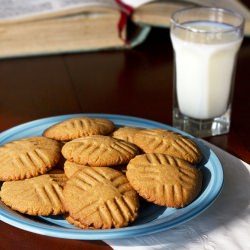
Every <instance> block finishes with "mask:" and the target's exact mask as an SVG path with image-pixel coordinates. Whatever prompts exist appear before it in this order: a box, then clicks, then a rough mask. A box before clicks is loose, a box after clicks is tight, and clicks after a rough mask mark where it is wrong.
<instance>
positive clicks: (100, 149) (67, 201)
mask: <svg viewBox="0 0 250 250" xmlns="http://www.w3.org/2000/svg"><path fill="white" fill-rule="evenodd" d="M201 158H202V155H201V152H200V150H199V148H198V146H197V145H196V144H195V143H194V142H193V141H192V140H191V139H189V138H187V137H184V136H182V135H180V134H177V133H174V132H172V131H168V130H165V129H157V128H155V129H145V128H137V127H116V126H115V124H114V123H113V122H112V121H110V120H107V119H103V118H90V117H76V118H72V119H68V120H65V121H63V122H59V123H57V124H55V125H53V126H51V127H49V128H48V129H46V130H45V131H44V132H43V135H42V136H34V137H30V138H24V139H20V140H16V141H12V142H9V143H6V144H5V145H3V146H1V147H0V163H1V164H0V181H2V182H3V184H2V187H1V191H0V197H1V200H2V201H3V202H4V203H5V204H6V205H7V206H9V207H10V208H12V209H13V210H16V211H18V212H20V213H25V214H29V215H34V216H37V215H42V216H49V215H59V214H64V215H65V218H66V219H67V221H68V222H69V223H71V224H73V225H75V226H77V227H79V228H84V229H110V228H120V227H125V226H127V225H129V224H130V223H132V222H133V221H134V220H135V219H136V218H137V216H138V213H139V205H140V199H145V200H146V201H148V202H152V203H154V204H157V205H159V206H167V207H174V208H181V207H184V206H186V205H188V204H189V203H191V202H192V201H193V200H194V199H195V198H196V197H197V196H198V195H199V193H200V191H201V185H202V173H201V171H200V170H199V169H198V168H196V166H195V165H196V164H198V163H199V162H200V161H201Z"/></svg>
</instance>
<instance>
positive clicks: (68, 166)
mask: <svg viewBox="0 0 250 250" xmlns="http://www.w3.org/2000/svg"><path fill="white" fill-rule="evenodd" d="M84 167H86V165H82V164H77V163H75V162H71V161H65V163H64V173H65V175H66V176H67V177H68V178H70V177H71V176H72V175H73V174H74V173H75V172H76V171H78V170H80V169H82V168H84Z"/></svg>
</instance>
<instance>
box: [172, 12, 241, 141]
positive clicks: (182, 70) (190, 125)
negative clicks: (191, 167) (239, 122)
mask: <svg viewBox="0 0 250 250" xmlns="http://www.w3.org/2000/svg"><path fill="white" fill-rule="evenodd" d="M243 29H244V19H243V17H242V16H241V15H239V14H238V13H235V12H232V11H230V10H225V9H219V8H207V7H194V8H188V9H183V10H179V11H177V12H175V13H174V14H173V15H172V17H171V25H170V36H171V41H172V45H173V49H174V70H175V72H174V88H173V89H174V92H173V93H174V95H173V96H174V98H173V99H174V100H173V126H174V127H176V128H179V129H181V130H183V131H186V132H188V133H190V134H192V135H194V136H197V137H208V136H213V135H220V134H225V133H228V132H229V128H230V117H231V106H232V97H233V86H234V72H235V66H236V60H237V53H238V51H239V48H240V45H241V43H242V39H243Z"/></svg>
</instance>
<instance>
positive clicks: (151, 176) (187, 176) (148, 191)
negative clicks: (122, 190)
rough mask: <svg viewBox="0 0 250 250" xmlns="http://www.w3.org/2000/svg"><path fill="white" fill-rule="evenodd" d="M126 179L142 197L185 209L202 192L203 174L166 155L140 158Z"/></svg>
mask: <svg viewBox="0 0 250 250" xmlns="http://www.w3.org/2000/svg"><path fill="white" fill-rule="evenodd" d="M126 175H127V178H128V180H129V182H130V184H131V185H132V186H133V188H134V189H135V190H136V191H137V192H138V193H139V195H140V196H142V197H143V198H144V199H146V200H147V201H150V202H153V203H155V204H157V205H160V206H167V207H174V208H180V207H184V206H185V205H187V204H189V203H191V202H192V201H193V200H194V199H195V198H196V197H197V196H198V194H199V193H200V191H201V184H202V173H201V171H200V170H199V169H197V168H196V167H194V166H193V165H191V164H190V163H188V162H186V161H184V160H181V159H179V158H174V157H172V156H168V155H166V154H143V155H138V156H136V157H135V158H134V159H132V160H131V161H130V163H129V164H128V166H127V172H126Z"/></svg>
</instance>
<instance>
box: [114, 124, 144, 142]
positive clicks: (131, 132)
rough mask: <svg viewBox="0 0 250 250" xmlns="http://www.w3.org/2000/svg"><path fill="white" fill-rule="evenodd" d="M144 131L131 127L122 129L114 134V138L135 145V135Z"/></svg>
mask: <svg viewBox="0 0 250 250" xmlns="http://www.w3.org/2000/svg"><path fill="white" fill-rule="evenodd" d="M142 129H143V128H139V127H129V126H125V127H120V128H118V129H117V130H115V131H114V132H113V133H112V136H113V137H115V138H117V139H121V140H124V141H128V142H131V143H134V136H135V134H136V133H137V132H139V131H141V130H142Z"/></svg>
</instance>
